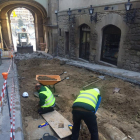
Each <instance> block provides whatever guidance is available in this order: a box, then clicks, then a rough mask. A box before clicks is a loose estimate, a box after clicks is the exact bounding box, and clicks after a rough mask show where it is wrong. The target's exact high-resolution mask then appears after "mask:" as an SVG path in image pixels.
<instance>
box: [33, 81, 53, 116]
mask: <svg viewBox="0 0 140 140" xmlns="http://www.w3.org/2000/svg"><path fill="white" fill-rule="evenodd" d="M35 89H36V90H37V91H38V93H39V99H40V102H39V105H40V106H41V108H40V109H39V110H38V113H39V114H45V113H48V112H52V111H54V108H53V107H54V106H55V98H54V95H53V94H52V92H51V90H50V89H49V88H48V87H46V86H43V85H41V84H39V83H37V84H36V86H35Z"/></svg>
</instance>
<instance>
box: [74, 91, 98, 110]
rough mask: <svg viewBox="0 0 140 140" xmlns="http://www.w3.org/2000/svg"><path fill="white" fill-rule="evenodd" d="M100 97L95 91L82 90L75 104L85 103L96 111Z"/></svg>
mask: <svg viewBox="0 0 140 140" xmlns="http://www.w3.org/2000/svg"><path fill="white" fill-rule="evenodd" d="M99 95H100V94H99V93H98V92H97V91H95V90H94V89H90V90H81V91H80V95H79V96H78V97H77V99H76V100H75V102H74V103H85V104H88V105H90V106H92V107H93V108H94V109H95V108H96V105H97V102H98V96H99Z"/></svg>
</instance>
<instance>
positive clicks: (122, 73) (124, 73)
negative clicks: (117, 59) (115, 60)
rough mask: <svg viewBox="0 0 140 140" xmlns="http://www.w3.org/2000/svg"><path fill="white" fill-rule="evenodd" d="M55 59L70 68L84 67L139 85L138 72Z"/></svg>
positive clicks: (139, 76)
mask: <svg viewBox="0 0 140 140" xmlns="http://www.w3.org/2000/svg"><path fill="white" fill-rule="evenodd" d="M55 58H57V59H59V60H62V61H66V64H68V65H72V66H76V67H84V68H86V69H89V70H92V71H95V72H98V73H101V74H105V75H109V76H113V77H116V78H120V79H122V80H124V81H128V82H131V83H135V84H139V85H140V73H139V72H134V71H129V70H124V69H119V68H113V67H108V66H102V65H97V64H92V63H89V62H81V61H75V60H70V59H65V58H62V57H55Z"/></svg>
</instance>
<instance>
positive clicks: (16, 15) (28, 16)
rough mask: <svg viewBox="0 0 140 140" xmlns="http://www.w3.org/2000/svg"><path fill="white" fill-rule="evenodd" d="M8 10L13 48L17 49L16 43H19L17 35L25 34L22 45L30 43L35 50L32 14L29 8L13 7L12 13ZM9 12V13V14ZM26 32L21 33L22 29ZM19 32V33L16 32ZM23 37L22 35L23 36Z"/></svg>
mask: <svg viewBox="0 0 140 140" xmlns="http://www.w3.org/2000/svg"><path fill="white" fill-rule="evenodd" d="M11 11H12V10H10V11H9V15H10V17H9V19H10V23H11V24H10V27H11V33H12V38H13V40H12V41H13V44H14V50H15V51H17V44H21V42H20V41H21V40H20V39H19V36H20V37H21V36H22V35H23V36H25V42H24V43H22V44H24V45H28V44H31V45H32V46H33V51H36V39H35V28H34V16H33V13H32V12H30V10H28V9H26V8H23V7H22V8H19V7H18V8H15V9H14V10H13V11H12V13H11ZM10 13H11V14H10ZM23 28H24V29H25V30H24V32H25V33H27V34H21V33H22V29H23ZM18 33H19V34H18ZM23 38H24V37H23Z"/></svg>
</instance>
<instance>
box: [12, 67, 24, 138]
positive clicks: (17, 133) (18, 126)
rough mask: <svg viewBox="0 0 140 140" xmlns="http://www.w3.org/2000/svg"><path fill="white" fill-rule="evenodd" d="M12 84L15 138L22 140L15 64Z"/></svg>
mask: <svg viewBox="0 0 140 140" xmlns="http://www.w3.org/2000/svg"><path fill="white" fill-rule="evenodd" d="M14 85H15V89H14V90H15V114H16V120H15V123H16V125H15V139H16V140H24V135H23V126H22V114H21V105H20V94H19V82H18V73H17V66H16V65H15V64H14Z"/></svg>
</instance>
